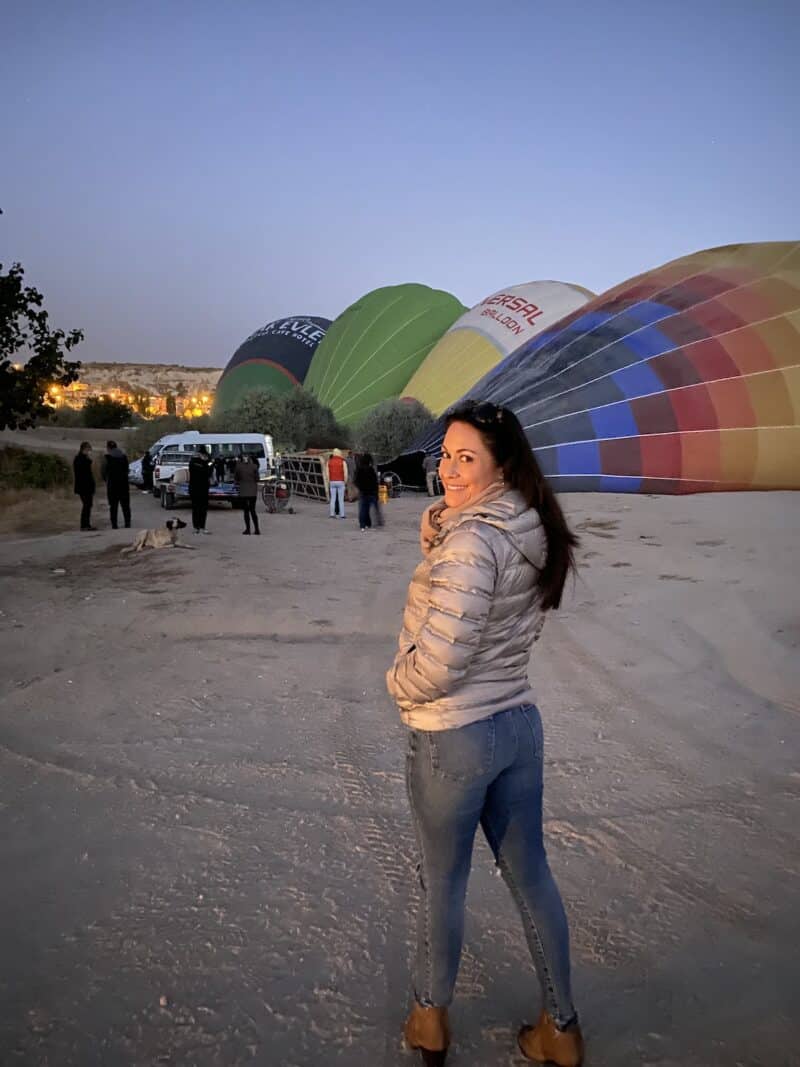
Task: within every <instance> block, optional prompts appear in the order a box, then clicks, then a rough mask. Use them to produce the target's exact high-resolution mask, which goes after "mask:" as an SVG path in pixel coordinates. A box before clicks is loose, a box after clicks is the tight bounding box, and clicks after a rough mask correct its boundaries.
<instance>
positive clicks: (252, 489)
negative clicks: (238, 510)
mask: <svg viewBox="0 0 800 1067" xmlns="http://www.w3.org/2000/svg"><path fill="white" fill-rule="evenodd" d="M258 475H259V470H258V460H257V459H256V457H255V456H250V455H248V454H247V453H246V452H245V454H244V455H243V456H241V457H240V459H239V460H238V462H237V464H236V466H235V467H234V469H233V480H234V481H235V482H236V484H237V485H238V486H239V499H240V500H241V502H242V508H243V510H244V529H243V530H242V533H243V534H249V533H250V519H252V520H253V533H254V534H256V535H258V534H260V533H261V531H260V530H259V528H258V515H257V514H256V504H257V503H258Z"/></svg>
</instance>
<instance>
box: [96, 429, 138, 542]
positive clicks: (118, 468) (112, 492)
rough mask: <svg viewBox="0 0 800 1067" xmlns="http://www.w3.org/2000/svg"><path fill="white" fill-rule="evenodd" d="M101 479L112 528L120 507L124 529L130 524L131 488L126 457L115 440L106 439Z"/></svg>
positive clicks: (115, 524)
mask: <svg viewBox="0 0 800 1067" xmlns="http://www.w3.org/2000/svg"><path fill="white" fill-rule="evenodd" d="M101 473H102V475H103V481H104V482H105V483H106V496H107V497H108V512H109V515H110V517H111V528H112V530H116V529H117V516H118V511H119V508H120V507H121V508H122V518H123V521H124V523H125V529H129V528H130V525H131V490H130V486H129V484H128V457H127V456H126V455H125V453H124V452H123V451H122V449H121V448H118V447H117V442H116V441H106V454H105V455H104V456H103V464H102V471H101Z"/></svg>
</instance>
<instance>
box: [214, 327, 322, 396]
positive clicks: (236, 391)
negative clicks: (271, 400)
mask: <svg viewBox="0 0 800 1067" xmlns="http://www.w3.org/2000/svg"><path fill="white" fill-rule="evenodd" d="M330 324H331V320H330V319H323V318H318V317H314V316H308V315H298V316H295V317H293V318H287V319H276V321H275V322H270V323H269V324H268V325H266V326H264V327H262V328H261V329H260V330H256V332H255V333H253V334H251V335H250V336H249V337H248V338H247V340H246V341H244V342H243V343H242V344H241V345H239V347H238V348H237V349H236V351H235V352H234V354H233V356H231V359H230V361H229V362H228V365H227V367H226V368H225V370H224V371H223V373H222V377H221V378H220V380H219V382H218V383H217V391H216V397H215V406H216V407H217V410H221V409H224V408H229V407H231V406H232V405H233V404H235V403H236V401H237V400H239V399H240V398H241V397H242V396H243V395H244V394H245V393H247V392H249V391H250V390H251V389H269V390H271V391H272V392H276V393H285V392H287V391H288V390H289V389H292V388H293V387H294V386H296V385H302V384H303V382H304V380H305V377H306V374H307V372H308V368H309V365H310V363H311V360H312V358H313V356H314V353H315V351H316V350H317V346H318V345H319V343H320V341H321V340H322V339H323V337H324V336H325V332H326V330H327V329H328V327H329V326H330Z"/></svg>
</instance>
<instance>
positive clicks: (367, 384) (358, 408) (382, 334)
mask: <svg viewBox="0 0 800 1067" xmlns="http://www.w3.org/2000/svg"><path fill="white" fill-rule="evenodd" d="M465 310H466V309H465V308H464V306H463V305H462V304H461V303H460V302H459V301H458V300H457V299H456V298H455V297H454V296H452V295H451V294H450V293H445V292H442V290H440V289H430V288H429V287H428V286H427V285H418V284H416V283H414V282H411V283H408V284H406V285H390V286H386V287H384V288H382V289H373V291H372V292H371V293H367V294H366V296H362V297H361V299H360V300H357V301H356V302H355V304H351V305H350V307H349V308H347V310H346V311H343V312H342V314H341V315H340V316H339V317H338V319H335V320H334V322H333V325H332V326H331V327H330V329H329V330H328V332H327V334H326V335H325V337H324V339H323V340H322V341H321V342H320V344H319V346H318V348H317V350H316V352H315V353H314V358H313V359H312V361H311V366H310V367H309V368H308V374H307V375H306V379H305V387H306V388H307V389H310V390H311V391H312V392H313V393H315V394H316V396H317V398H318V399H319V400H320V401H321V402H322V403H323V404H326V405H327V406H328V407H330V408H332V409H333V413H334V415H335V416H336V418H337V419H339V421H340V422H343V423H347V424H354V423H357V422H358V421H359V420H360V419H362V418H363V417H364V415H366V414H367V412H368V411H370V410H371V409H372V408H373V407H374V406H375V405H376V404H379V403H380V402H381V401H382V400H388V399H390V398H392V397H396V396H400V394H401V392H402V390H403V388H404V387H405V385H406V383H407V382H408V380H409V378H410V377H411V376H412V374H413V373H414V372H415V371H416V369H417V367H419V365H420V363H422V361H423V360H424V359H425V357H426V356H427V354H428V352H430V350H431V349H432V348H433V346H434V345H435V344H436V342H437V341H438V340H439V338H440V337H441V336H442V335H443V334H444V333H445V331H446V330H448V329H449V328H450V326H452V324H453V323H454V322H455V320H456V319H457V318H458V317H459V316H460V315H462V314H463V313H464V311H465Z"/></svg>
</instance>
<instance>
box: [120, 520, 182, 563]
mask: <svg viewBox="0 0 800 1067" xmlns="http://www.w3.org/2000/svg"><path fill="white" fill-rule="evenodd" d="M185 527H186V523H185V522H181V520H180V519H167V521H166V522H165V523H164V527H163V529H162V528H161V527H160V526H159V527H158V528H157V529H155V530H142V532H141V533H140V534H139V536H138V537H137V538H136V540H135V541H134V542H133V544H132V545H128V547H127V548H123V549H122V551H121V552H120V555H121V556H129V555H131V554H132V553H133V552H141V551H142V549H143V548H194V545H182V544H181V542H180V541H179V540H178V537H179V536H180V534H179V532H178V531H179V530H183V529H185Z"/></svg>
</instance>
